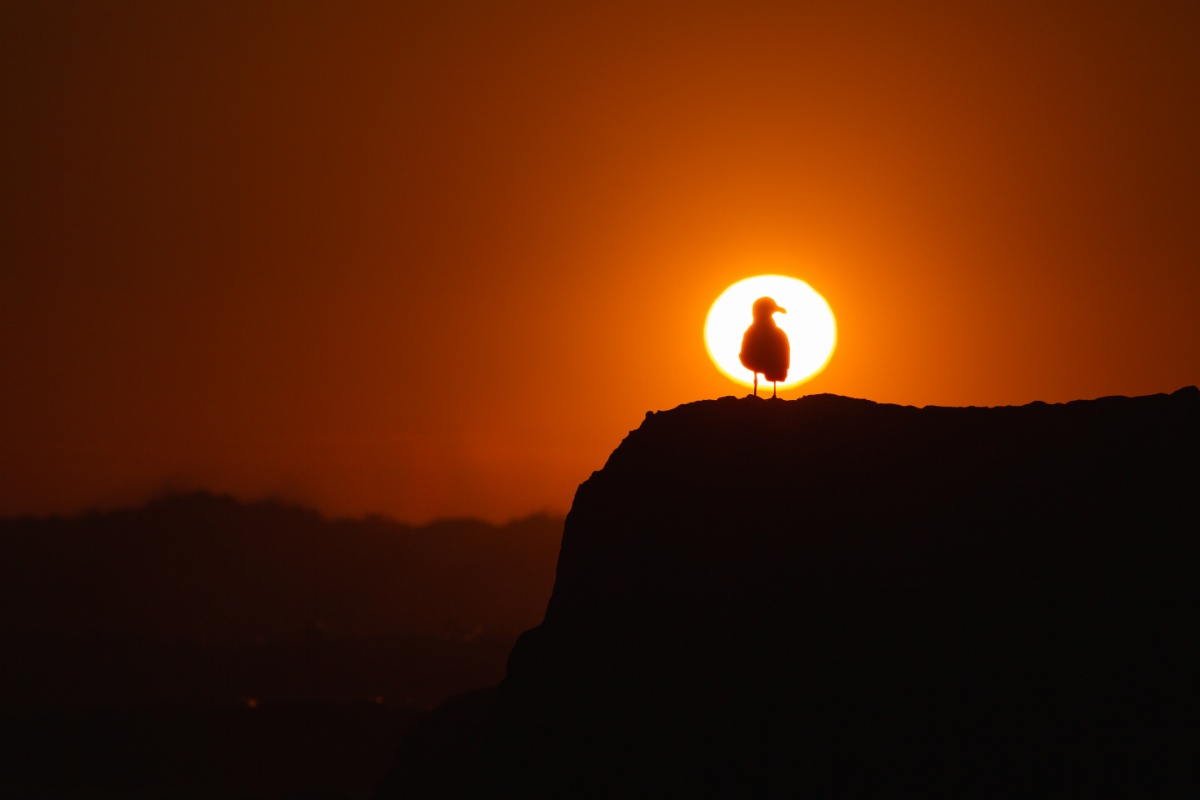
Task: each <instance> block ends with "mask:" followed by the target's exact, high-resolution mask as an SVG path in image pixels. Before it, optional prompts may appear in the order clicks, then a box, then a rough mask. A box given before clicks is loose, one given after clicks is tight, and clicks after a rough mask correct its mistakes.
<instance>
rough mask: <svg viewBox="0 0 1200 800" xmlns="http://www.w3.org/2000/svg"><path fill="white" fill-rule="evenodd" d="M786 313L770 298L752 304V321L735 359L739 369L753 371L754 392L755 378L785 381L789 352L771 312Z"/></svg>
mask: <svg viewBox="0 0 1200 800" xmlns="http://www.w3.org/2000/svg"><path fill="white" fill-rule="evenodd" d="M776 312H781V313H784V314H786V313H787V311H786V309H782V308H780V307H779V306H777V305H776V304H775V301H774V300H772V299H771V298H770V297H760V298H759V299H758V300H755V301H754V322H753V323H751V325H750V327H749V328H747V329H746V333H745V335H744V336H742V351H741V353H739V354H738V357H739V358H740V359H741V360H742V366H744V367H745V368H746V369H748V370H751V371H753V372H754V389H755V394H757V393H758V375H759V373H762V376H763V377H764V378H765V379H766V380H769V381H771V382H772V383H774V382H776V381H782V380H786V379H787V374H788V367H790V366H791V359H792V352H791V345H790V344H789V343H788V337H787V334H786V333H784V332H783V331H782V330H781V329H780V327H779V326H778V325H776V324H775V317H774V315H775V313H776Z"/></svg>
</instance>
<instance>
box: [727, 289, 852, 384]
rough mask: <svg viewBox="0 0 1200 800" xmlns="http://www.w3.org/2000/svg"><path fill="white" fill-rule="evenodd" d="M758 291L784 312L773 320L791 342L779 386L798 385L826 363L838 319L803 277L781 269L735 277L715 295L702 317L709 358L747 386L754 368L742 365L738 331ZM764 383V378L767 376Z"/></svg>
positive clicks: (746, 324) (748, 319) (745, 323)
mask: <svg viewBox="0 0 1200 800" xmlns="http://www.w3.org/2000/svg"><path fill="white" fill-rule="evenodd" d="M760 297H770V298H773V299H774V300H775V302H777V303H778V304H779V305H780V306H781V307H782V308H785V309H787V311H786V313H778V314H776V315H775V322H776V324H777V325H778V326H779V327H780V328H782V329H783V331H784V333H786V334H787V337H788V340H789V342H790V344H791V367H790V368H789V369H788V374H787V380H783V381H780V382H779V385H778V388H779V389H788V388H791V387H793V386H798V385H800V384H801V383H804V382H805V381H806V380H808V379H810V378H812V377H813V376H814V375H816V374H817V373H818V372H820V371H821V370H822V369H824V368H825V365H826V364H827V363H829V358H830V356H832V355H833V348H834V345H835V344H836V342H837V325H836V323H835V322H834V319H833V312H832V311H831V310H830V308H829V304H828V303H826V302H825V298H823V297H821V295H819V294H817V292H816V291H814V290H813V288H812V287H811V286H809V285H808V284H807V283H805V282H804V281H802V280H797V279H796V278H789V277H787V276H786V275H759V276H757V277H754V278H746V279H745V280H742V281H738V282H737V283H735V284H733V285H732V286H730V287H729V288H728V289H726V290H725V291H724V293H722V294H721V296H720V297H718V298H717V300H716V302H715V303H713V305H712V308H711V309H709V312H708V319H707V321H706V322H705V323H704V342H705V344H706V345H707V346H708V354H709V356H710V357H711V358H712V360H713V363H715V364H716V365H717V367H718V368H719V369H720V370H721V372H723V373H725V375H726V376H728V377H729V379H730V380H732V381H734V382H735V383H739V384H742V385H743V386H752V385H753V382H754V373H752V372H751V371H750V370H748V369H746V368H745V367H743V366H742V362H741V360H740V359H739V358H738V353H739V352H740V351H741V346H742V335H743V334H744V333H745V332H746V328H747V327H749V326H750V323H751V321H752V320H753V317H752V315H751V307H752V306H753V305H754V301H755V300H757V299H758V298H760ZM768 388H769V382H768Z"/></svg>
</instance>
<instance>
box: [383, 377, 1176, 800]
mask: <svg viewBox="0 0 1200 800" xmlns="http://www.w3.org/2000/svg"><path fill="white" fill-rule="evenodd" d="M1198 500H1200V391H1198V390H1197V389H1196V388H1195V387H1189V388H1186V389H1181V390H1179V391H1177V392H1175V393H1173V394H1170V395H1165V394H1162V395H1153V396H1148V397H1134V398H1125V397H1111V398H1104V399H1100V400H1091V401H1077V402H1072V403H1067V404H1063V405H1047V404H1045V403H1033V404H1030V405H1027V406H1020V407H1005V408H936V407H930V408H920V409H918V408H912V407H901V406H894V405H882V404H877V403H873V402H869V401H866V400H855V399H849V398H844V397H837V396H833V395H816V396H809V397H804V398H802V399H799V400H795V401H776V400H771V401H768V400H759V399H754V398H743V399H735V398H723V399H720V400H712V401H703V402H697V403H691V404H688V405H684V406H680V407H679V408H676V409H674V410H671V411H667V412H661V413H657V414H648V415H647V418H646V420H645V422H644V423H643V424H642V426H641V427H640V428H638V429H637V430H636V431H633V432H632V433H631V434H630V435H629V436H628V437H627V438H626V439H625V441H624V442H622V444H621V445H620V447H618V448H617V450H616V451H615V452H613V454H612V456H611V457H610V458H609V460H608V463H607V464H606V465H605V466H604V468H603V469H602V470H600V471H599V472H596V473H594V474H593V475H592V477H591V478H590V479H589V480H588V481H587V482H585V483H584V484H583V485H582V486H580V488H579V491H578V493H577V494H576V497H575V503H574V506H573V507H572V509H571V512H570V515H569V516H568V518H567V524H566V529H565V533H564V536H563V543H562V549H561V552H560V556H559V562H558V573H557V580H556V583H555V587H554V594H553V597H552V599H551V600H550V603H549V606H548V608H547V610H546V615H545V619H544V621H543V623H542V624H541V625H540V626H539V627H537V628H534V629H533V630H530V631H528V632H526V633H525V634H524V635H522V637H521V638H520V640H519V641H518V643H517V645H516V647H515V648H514V650H513V652H512V655H511V656H510V659H509V665H508V674H507V677H506V679H505V680H504V682H503V683H502V684H501V685H500V686H499V687H498V688H497V689H495V690H492V691H490V692H485V693H478V694H475V695H472V696H469V697H464V698H460V699H458V700H457V701H451V702H450V703H448V704H447V707H446V708H444V709H443V710H441V711H435V712H434V713H433V714H432V715H431V716H430V717H429V719H428V720H427V722H426V723H425V724H424V725H423V726H421V727H420V728H418V730H417V731H415V732H414V734H413V736H412V738H411V739H410V740H409V742H408V744H407V745H406V747H405V748H404V750H403V751H402V752H401V753H400V755H399V756H398V758H397V761H396V766H395V768H394V769H393V771H392V773H391V774H390V775H389V776H388V777H387V778H386V779H385V780H384V781H383V783H381V784H380V786H379V788H378V794H379V795H380V796H383V797H393V796H398V797H432V796H468V797H469V796H501V795H511V796H525V797H530V796H543V797H629V796H660V797H666V796H688V795H701V796H719V797H728V796H772V795H775V794H781V793H785V792H786V793H787V794H789V795H794V794H796V793H811V794H813V795H815V796H830V795H835V796H849V795H861V794H864V793H866V794H882V793H887V794H895V793H897V792H899V791H902V790H903V791H908V790H919V791H923V792H925V793H930V792H934V793H954V794H961V795H963V796H994V795H1009V796H1012V795H1018V794H1019V795H1025V794H1029V793H1031V792H1032V793H1036V794H1062V793H1063V792H1064V791H1067V790H1074V791H1079V790H1083V791H1088V792H1089V793H1092V794H1109V793H1113V792H1117V793H1122V794H1124V793H1129V792H1133V791H1134V790H1136V791H1137V793H1139V794H1149V795H1154V796H1176V795H1178V796H1183V795H1193V796H1194V794H1195V791H1196V789H1197V788H1198V784H1197V782H1196V775H1195V773H1194V772H1192V771H1191V770H1192V765H1193V764H1195V763H1196V762H1197V759H1198V758H1200V746H1198V745H1197V741H1200V737H1198V735H1197V732H1198V726H1197V722H1196V713H1195V712H1196V710H1197V709H1196V707H1195V698H1194V695H1195V691H1194V690H1195V684H1196V676H1197V674H1200V673H1198V672H1197V669H1198V666H1200V665H1198V664H1197V661H1196V659H1195V657H1194V656H1193V655H1191V651H1192V650H1193V648H1194V647H1195V645H1196V644H1197V641H1196V639H1197V637H1196V622H1197V617H1196V608H1197V605H1196V601H1197V588H1196V587H1197V569H1196V568H1197V564H1198V558H1197V556H1198V554H1200V544H1198V542H1197V533H1198V532H1200V525H1197V522H1196V520H1197V519H1200V514H1198V513H1197V512H1198V508H1197V506H1198V505H1200V502H1198Z"/></svg>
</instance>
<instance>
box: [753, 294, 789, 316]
mask: <svg viewBox="0 0 1200 800" xmlns="http://www.w3.org/2000/svg"><path fill="white" fill-rule="evenodd" d="M777 311H778V312H779V313H780V314H786V313H787V309H786V308H780V307H779V306H778V305H776V303H775V300H774V298H771V297H760V298H758V299H757V300H755V301H754V318H755V319H771V315H772V314H774V313H775V312H777Z"/></svg>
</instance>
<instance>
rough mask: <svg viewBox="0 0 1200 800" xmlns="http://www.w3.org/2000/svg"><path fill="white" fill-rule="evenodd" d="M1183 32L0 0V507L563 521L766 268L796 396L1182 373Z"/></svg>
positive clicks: (1188, 45) (1187, 180)
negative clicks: (193, 503)
mask: <svg viewBox="0 0 1200 800" xmlns="http://www.w3.org/2000/svg"><path fill="white" fill-rule="evenodd" d="M983 6H990V8H988V7H983ZM968 7H969V8H968ZM1198 42H1200V4H1197V3H1196V2H1194V0H1186V1H1185V2H1173V3H1164V2H1154V1H1153V0H1150V1H1149V2H1138V3H1130V2H1097V1H1096V0H1089V1H1088V2H1073V3H1062V2H1046V0H1038V2H1003V3H1001V2H997V3H991V4H976V3H962V2H945V3H923V2H911V3H907V2H906V3H893V2H880V3H854V2H837V3H826V4H817V3H813V4H801V3H792V2H787V3H753V2H744V1H740V2H736V3H734V2H730V3H704V2H690V3H680V4H674V5H658V4H654V3H647V2H634V3H627V4H622V3H615V2H611V0H606V2H602V3H595V4H592V5H591V6H590V7H587V6H585V5H584V4H580V3H550V2H548V3H540V4H535V3H529V4H511V3H503V2H486V3H478V4H462V3H449V2H430V3H421V2H407V3H393V2H381V3H368V2H354V3H344V2H343V3H334V2H328V3H304V2H298V1H297V0H288V1H287V2H280V3H266V2H255V3H248V2H213V0H203V1H197V2H191V3H175V2H167V1H166V0H148V1H147V2H140V3H131V2H113V1H109V2H103V3H72V2H47V0H30V1H29V2H14V1H13V0H8V1H7V2H3V3H0V109H3V111H0V113H2V114H3V125H0V186H2V187H3V190H2V194H0V203H2V204H3V206H2V212H0V381H2V384H0V514H3V515H10V514H16V513H47V512H74V511H78V510H81V509H84V508H88V507H94V506H108V505H114V504H125V503H132V502H137V501H140V500H142V499H144V498H145V497H146V496H148V495H149V494H152V493H155V492H157V491H159V490H161V489H162V488H164V487H176V488H198V487H206V488H210V489H214V490H218V491H229V492H233V493H235V494H238V495H241V496H244V497H258V496H263V495H278V496H283V497H285V498H287V499H292V500H297V501H301V502H305V503H310V504H312V505H315V506H317V507H318V508H320V509H322V510H324V511H326V512H327V513H330V514H338V515H343V514H346V515H357V514H362V513H367V512H381V513H385V514H388V515H391V516H394V517H396V518H399V519H401V520H406V521H412V522H420V521H424V520H427V519H429V518H432V517H438V516H446V515H451V516H464V515H473V516H481V517H484V518H489V519H493V520H502V519H506V518H510V517H513V516H518V515H522V514H526V513H530V512H534V511H538V510H549V511H556V512H562V511H565V510H566V509H567V508H568V507H569V505H570V502H571V498H572V495H573V493H574V490H575V487H576V486H577V485H578V484H579V483H580V482H581V481H583V480H585V479H586V478H587V477H588V475H589V474H590V473H591V471H592V470H595V469H599V468H600V467H601V466H602V465H603V463H604V460H605V458H606V457H607V455H608V453H609V452H610V451H611V450H612V449H613V448H614V447H615V446H616V445H617V444H618V443H619V442H620V440H621V439H622V437H623V436H624V435H625V434H626V433H627V432H628V431H629V430H630V429H632V428H635V427H637V425H639V424H640V422H641V419H642V417H643V415H644V413H645V412H646V411H647V410H652V409H666V408H671V407H674V406H676V405H678V404H680V403H684V402H689V401H692V400H698V399H702V398H711V397H718V396H721V395H725V394H733V393H742V392H743V391H744V390H743V389H740V388H739V387H737V386H735V385H734V384H732V383H730V382H729V381H728V380H727V379H725V378H723V377H722V376H721V374H720V373H718V372H717V370H716V369H715V367H713V365H712V364H711V362H710V361H709V359H708V356H707V354H706V352H705V348H704V343H703V341H702V336H701V332H702V327H703V324H704V318H705V314H706V313H707V310H708V307H709V305H710V304H711V303H712V301H713V300H714V299H715V298H716V297H717V295H718V294H719V293H720V292H721V291H722V290H723V289H724V288H725V287H726V286H728V285H729V284H730V283H733V282H734V281H736V280H738V279H740V278H744V277H748V276H750V275H754V274H758V273H762V272H781V273H785V274H790V275H794V276H796V277H798V278H801V279H803V280H805V281H808V282H809V283H810V284H811V285H812V286H813V287H814V288H816V289H817V290H818V291H819V292H821V293H822V294H823V295H824V296H825V298H826V299H827V300H828V301H829V303H830V305H831V306H832V308H833V310H834V313H835V314H836V315H837V318H838V323H839V344H838V350H837V352H836V353H835V355H834V357H833V360H832V362H831V363H830V365H829V367H828V368H827V369H826V371H825V372H823V373H822V374H821V375H819V376H818V377H817V378H815V379H814V380H812V381H811V382H809V383H808V384H805V385H804V386H801V387H800V388H799V389H797V390H793V391H791V392H789V393H788V394H787V396H789V397H796V396H799V395H801V394H807V393H816V392H834V393H837V394H842V395H849V396H856V397H866V398H870V399H873V400H878V401H883V402H893V403H903V404H914V405H927V404H936V405H1007V404H1016V403H1027V402H1030V401H1032V400H1045V401H1049V402H1062V401H1067V400H1071V399H1077V398H1090V397H1097V396H1103V395H1111V394H1149V393H1154V392H1161V391H1173V390H1175V389H1178V388H1179V387H1181V386H1184V385H1188V384H1195V383H1198V382H1200V313H1198V312H1200V146H1198V143H1200V47H1198V46H1197V43H1198Z"/></svg>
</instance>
